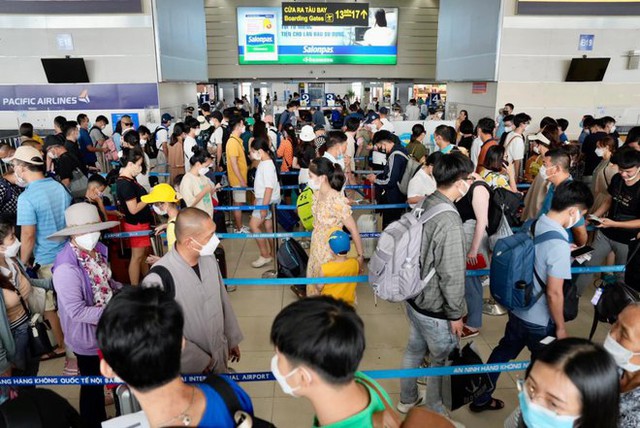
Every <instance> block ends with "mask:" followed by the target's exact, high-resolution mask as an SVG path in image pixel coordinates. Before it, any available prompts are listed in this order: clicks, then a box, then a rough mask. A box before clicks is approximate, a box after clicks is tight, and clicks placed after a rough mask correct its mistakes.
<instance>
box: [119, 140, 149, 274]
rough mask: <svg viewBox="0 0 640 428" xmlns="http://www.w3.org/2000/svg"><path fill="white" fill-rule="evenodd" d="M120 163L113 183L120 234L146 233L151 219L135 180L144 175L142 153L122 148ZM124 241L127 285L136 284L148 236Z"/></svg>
mask: <svg viewBox="0 0 640 428" xmlns="http://www.w3.org/2000/svg"><path fill="white" fill-rule="evenodd" d="M131 132H133V131H131ZM121 162H122V167H121V168H120V175H119V176H118V179H117V180H116V203H117V206H118V209H119V211H120V212H122V213H123V214H124V224H123V228H124V231H125V232H141V231H147V230H150V229H151V222H152V220H153V216H152V214H151V209H150V208H149V206H148V205H147V203H145V202H143V201H142V196H144V195H146V194H147V191H146V190H145V188H144V187H142V186H141V185H140V183H138V181H137V179H136V178H137V177H138V175H140V174H142V173H144V172H145V165H144V153H143V152H142V150H141V149H140V147H135V148H133V149H128V148H127V149H124V156H123V158H122V161H121ZM128 239H129V246H130V247H131V260H129V282H130V283H131V285H138V283H139V282H140V276H141V275H144V274H145V273H147V271H148V270H149V266H148V265H147V263H146V261H145V260H146V258H147V256H148V255H149V249H150V248H151V240H150V239H149V236H134V237H131V238H128Z"/></svg>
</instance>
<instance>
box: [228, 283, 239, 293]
mask: <svg viewBox="0 0 640 428" xmlns="http://www.w3.org/2000/svg"><path fill="white" fill-rule="evenodd" d="M225 287H226V289H227V293H233V292H234V291H236V290H237V289H238V286H237V285H225Z"/></svg>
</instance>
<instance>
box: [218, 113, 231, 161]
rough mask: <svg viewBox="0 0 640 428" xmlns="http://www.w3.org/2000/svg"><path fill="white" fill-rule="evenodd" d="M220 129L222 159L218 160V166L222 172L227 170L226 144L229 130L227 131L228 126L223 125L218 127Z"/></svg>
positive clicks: (229, 135) (229, 133) (229, 134)
mask: <svg viewBox="0 0 640 428" xmlns="http://www.w3.org/2000/svg"><path fill="white" fill-rule="evenodd" d="M220 126H221V127H222V159H220V166H222V168H223V170H224V171H226V170H227V142H228V141H229V137H231V129H229V125H227V124H226V123H223V124H222V125H220Z"/></svg>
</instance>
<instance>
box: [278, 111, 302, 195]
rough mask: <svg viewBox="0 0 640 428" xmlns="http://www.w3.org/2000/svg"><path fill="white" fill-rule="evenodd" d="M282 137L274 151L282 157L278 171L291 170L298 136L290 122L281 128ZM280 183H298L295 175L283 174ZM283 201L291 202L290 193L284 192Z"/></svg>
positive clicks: (289, 184) (288, 184) (297, 144)
mask: <svg viewBox="0 0 640 428" xmlns="http://www.w3.org/2000/svg"><path fill="white" fill-rule="evenodd" d="M282 129H283V134H282V139H281V140H280V147H278V150H277V151H276V155H277V156H278V158H280V159H282V164H281V165H280V172H290V171H292V170H293V156H294V152H295V151H296V150H297V148H298V146H299V143H298V137H296V130H295V128H294V127H293V125H291V124H287V125H285V126H284V127H283V128H282ZM282 184H284V185H287V186H292V185H295V184H298V177H296V176H295V175H283V176H282ZM284 199H285V203H286V204H290V203H291V195H290V193H286V192H285V197H284Z"/></svg>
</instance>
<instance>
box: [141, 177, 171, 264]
mask: <svg viewBox="0 0 640 428" xmlns="http://www.w3.org/2000/svg"><path fill="white" fill-rule="evenodd" d="M140 199H142V202H145V203H147V204H153V205H152V208H153V212H155V213H156V214H157V215H159V216H168V217H169V219H168V221H167V222H166V223H164V224H161V225H160V226H158V227H156V229H155V232H156V235H157V234H158V233H160V232H162V231H163V230H166V231H167V248H168V249H169V251H171V249H172V248H173V245H174V244H175V242H176V232H175V230H176V217H177V216H178V212H179V211H180V210H179V206H178V204H179V203H180V199H181V198H180V195H178V194H177V193H176V191H175V189H174V188H173V187H171V186H170V185H168V184H166V183H161V184H157V185H156V186H154V187H153V189H152V190H151V193H149V194H148V195H144V196H142V197H141V198H140ZM158 259H159V257H158V256H154V255H151V256H149V257H148V258H147V261H148V262H149V263H151V264H153V263H155V262H156V261H158Z"/></svg>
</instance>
